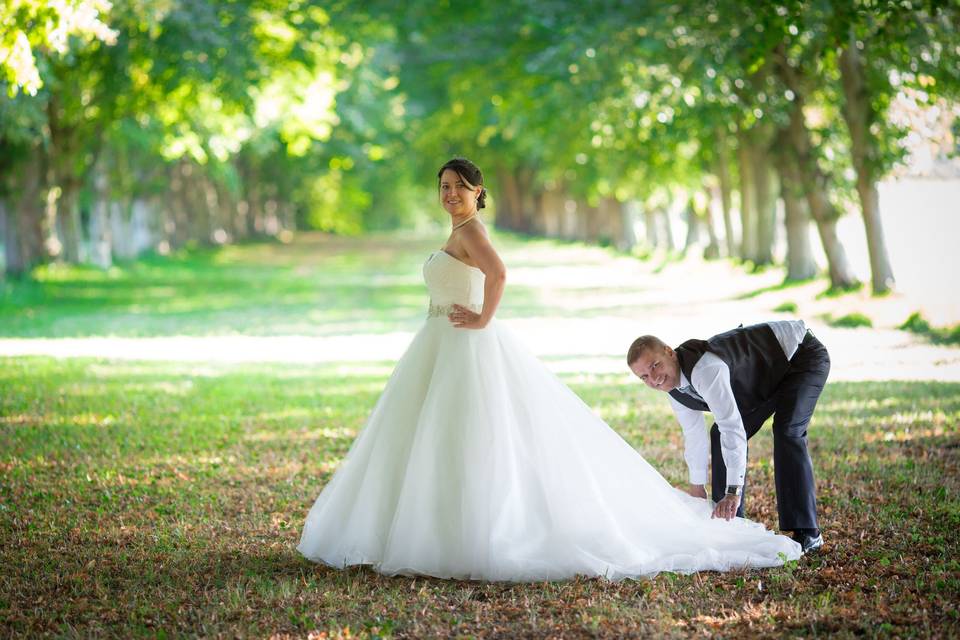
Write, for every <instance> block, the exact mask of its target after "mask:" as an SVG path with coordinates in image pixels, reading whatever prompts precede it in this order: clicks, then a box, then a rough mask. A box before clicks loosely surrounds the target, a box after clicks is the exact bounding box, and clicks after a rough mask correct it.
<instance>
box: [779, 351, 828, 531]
mask: <svg viewBox="0 0 960 640" xmlns="http://www.w3.org/2000/svg"><path fill="white" fill-rule="evenodd" d="M829 373H830V355H829V354H828V353H827V349H826V348H825V347H824V346H823V344H821V343H820V341H819V340H817V339H816V338H815V337H814V336H813V334H812V333H808V334H807V336H806V338H804V340H803V342H802V343H801V345H800V347H799V348H798V349H797V353H796V354H794V357H793V358H792V359H791V360H790V371H789V373H787V375H786V376H785V377H784V379H783V381H782V382H781V383H780V386H779V388H778V389H777V407H776V411H775V412H774V415H773V471H774V478H775V481H776V485H777V512H778V514H779V516H780V529H781V530H782V531H795V530H797V529H817V528H819V527H818V524H817V498H816V488H815V485H814V477H813V463H812V462H811V460H810V453H809V452H808V451H807V427H808V425H809V424H810V418H811V417H812V416H813V411H814V409H815V408H816V406H817V400H819V399H820V393H821V392H822V391H823V387H824V385H825V384H826V382H827V375H828V374H829Z"/></svg>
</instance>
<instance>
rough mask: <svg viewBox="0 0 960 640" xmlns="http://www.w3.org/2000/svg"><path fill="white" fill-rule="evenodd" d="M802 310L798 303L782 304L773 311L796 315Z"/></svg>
mask: <svg viewBox="0 0 960 640" xmlns="http://www.w3.org/2000/svg"><path fill="white" fill-rule="evenodd" d="M799 309H800V308H799V307H798V306H797V303H796V302H790V301H789V300H788V301H787V302H781V303H780V304H778V305H777V306H776V307H774V308H773V310H774V311H775V312H776V313H796V312H797V311H798V310H799Z"/></svg>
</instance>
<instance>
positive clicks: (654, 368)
mask: <svg viewBox="0 0 960 640" xmlns="http://www.w3.org/2000/svg"><path fill="white" fill-rule="evenodd" d="M630 370H631V371H633V373H634V375H636V376H637V377H638V378H640V380H641V381H643V383H644V384H645V385H647V386H648V387H650V388H651V389H656V390H657V391H672V390H673V389H676V388H677V387H678V386H679V385H680V362H679V361H678V360H677V354H676V353H675V352H674V350H673V349H671V348H670V347H666V348H665V349H647V350H646V351H644V352H643V353H642V354H641V355H640V357H639V358H637V359H636V360H635V361H634V362H633V364H631V365H630Z"/></svg>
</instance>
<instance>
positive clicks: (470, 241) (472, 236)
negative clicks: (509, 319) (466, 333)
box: [451, 223, 507, 329]
mask: <svg viewBox="0 0 960 640" xmlns="http://www.w3.org/2000/svg"><path fill="white" fill-rule="evenodd" d="M460 245H461V246H462V247H463V248H464V250H465V251H466V253H467V255H468V256H470V259H471V260H473V262H475V263H476V265H477V267H478V268H479V269H480V270H481V271H483V274H484V275H485V276H486V279H485V280H484V283H483V309H481V311H480V313H479V315H478V314H476V313H472V312H470V310H469V309H465V308H464V307H461V306H459V305H456V308H457V310H458V312H461V313H462V312H467V313H466V314H464V315H460V313H455V314H452V315H454V317H452V318H451V320H453V321H454V324H455V326H457V327H461V328H464V329H482V328H484V327H485V326H487V324H489V323H490V320H492V319H493V314H494V313H496V311H497V306H498V305H499V304H500V298H502V297H503V290H504V288H505V287H506V284H507V268H506V267H505V266H503V261H502V260H500V256H499V255H497V251H496V249H494V248H493V245H492V244H490V239H489V238H488V237H487V233H486V230H485V229H484V228H483V227H482V226H480V225H479V224H476V223H474V224H468V225H466V226H465V227H464V228H463V230H462V231H461V232H460ZM461 319H462V321H460V322H458V321H457V320H461Z"/></svg>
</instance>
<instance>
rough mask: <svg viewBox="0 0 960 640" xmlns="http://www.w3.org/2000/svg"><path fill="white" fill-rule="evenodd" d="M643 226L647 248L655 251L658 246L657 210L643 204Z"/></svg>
mask: <svg viewBox="0 0 960 640" xmlns="http://www.w3.org/2000/svg"><path fill="white" fill-rule="evenodd" d="M643 226H644V229H645V231H646V237H647V247H648V248H649V249H650V251H656V250H657V247H659V246H660V233H659V230H658V228H657V210H656V209H654V208H653V207H651V206H650V205H648V204H647V203H643Z"/></svg>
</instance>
